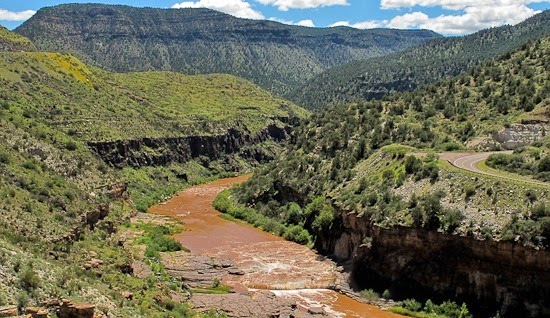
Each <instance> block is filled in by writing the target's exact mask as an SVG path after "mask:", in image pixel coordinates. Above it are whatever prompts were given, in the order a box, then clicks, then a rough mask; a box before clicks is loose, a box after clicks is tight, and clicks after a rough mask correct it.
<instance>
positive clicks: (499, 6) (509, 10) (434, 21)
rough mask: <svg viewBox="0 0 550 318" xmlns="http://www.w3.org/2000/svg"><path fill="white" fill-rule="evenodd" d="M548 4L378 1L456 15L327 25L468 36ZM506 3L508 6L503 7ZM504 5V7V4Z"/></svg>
mask: <svg viewBox="0 0 550 318" xmlns="http://www.w3.org/2000/svg"><path fill="white" fill-rule="evenodd" d="M537 1H538V2H542V1H545V2H550V0H523V1H522V0H519V1H514V0H485V1H480V0H382V2H381V4H382V6H386V7H390V6H391V7H392V8H393V7H399V8H401V7H412V6H415V5H421V6H426V7H427V6H441V7H445V8H448V9H450V8H451V7H452V8H457V9H456V10H455V11H456V14H442V15H439V16H437V17H430V16H428V15H427V14H426V13H424V12H419V11H414V12H411V13H405V14H403V15H398V16H396V17H394V18H393V19H391V20H373V21H364V22H359V23H355V24H350V23H349V22H347V21H340V22H336V23H333V24H332V25H331V26H339V25H345V26H350V27H354V28H359V29H371V28H378V27H387V28H396V29H415V28H419V29H429V30H433V31H435V32H438V33H441V34H445V35H462V34H469V33H473V32H476V31H479V30H481V29H486V28H490V27H496V26H501V25H504V24H511V25H514V24H517V23H519V22H522V21H523V20H525V19H527V18H529V17H531V16H533V15H535V14H537V13H539V12H540V11H535V10H533V9H531V8H529V7H528V6H527V5H526V4H525V3H533V2H537ZM506 3H508V4H506ZM505 4H506V5H505Z"/></svg>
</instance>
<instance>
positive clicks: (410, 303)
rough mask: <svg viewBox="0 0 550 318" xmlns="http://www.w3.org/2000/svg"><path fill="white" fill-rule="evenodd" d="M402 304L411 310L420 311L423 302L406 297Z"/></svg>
mask: <svg viewBox="0 0 550 318" xmlns="http://www.w3.org/2000/svg"><path fill="white" fill-rule="evenodd" d="M402 306H403V308H405V309H407V310H410V311H420V309H422V304H421V303H419V302H418V301H416V299H405V300H403V302H402Z"/></svg>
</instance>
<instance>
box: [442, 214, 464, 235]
mask: <svg viewBox="0 0 550 318" xmlns="http://www.w3.org/2000/svg"><path fill="white" fill-rule="evenodd" d="M439 219H440V222H441V227H442V229H443V231H444V232H445V233H453V232H454V230H455V229H456V228H457V227H459V226H460V223H461V221H462V219H463V216H462V213H461V212H460V210H458V209H444V210H443V213H441V216H440V218H439Z"/></svg>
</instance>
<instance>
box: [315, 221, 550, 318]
mask: <svg viewBox="0 0 550 318" xmlns="http://www.w3.org/2000/svg"><path fill="white" fill-rule="evenodd" d="M338 228H339V229H338V230H337V231H336V232H337V233H338V234H337V235H331V236H330V237H328V236H327V237H320V238H319V239H318V241H317V248H319V249H320V250H322V251H324V252H325V253H327V254H332V255H334V256H335V257H336V258H339V259H341V260H348V261H352V263H353V268H352V272H353V276H354V278H355V280H356V283H357V284H358V285H359V286H361V287H365V286H369V287H374V288H375V289H380V290H384V289H389V290H390V291H391V293H392V295H393V296H394V297H396V298H407V297H414V298H417V299H421V298H432V299H440V300H446V299H449V298H453V299H459V300H462V301H465V302H467V303H468V304H469V305H470V306H471V307H472V308H473V309H474V312H477V313H478V314H480V315H482V316H490V315H493V314H494V313H495V312H496V311H497V310H500V311H501V313H503V314H504V316H505V317H520V316H521V317H543V316H545V317H547V316H548V314H550V306H549V303H548V299H550V271H549V270H548V269H549V268H550V252H549V251H547V250H535V249H532V248H529V247H525V246H522V245H519V244H515V243H514V242H495V241H492V240H485V241H480V240H475V239H472V238H468V237H460V236H453V235H446V234H442V233H438V232H433V231H427V230H424V229H417V228H407V227H396V228H391V229H385V228H381V227H377V226H371V225H369V222H368V220H365V219H363V218H362V217H358V216H357V215H356V214H354V213H342V218H341V222H339V226H338Z"/></svg>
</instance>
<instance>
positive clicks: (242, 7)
mask: <svg viewBox="0 0 550 318" xmlns="http://www.w3.org/2000/svg"><path fill="white" fill-rule="evenodd" d="M172 8H174V9H180V8H209V9H214V10H218V11H221V12H225V13H227V14H231V15H233V16H236V17H239V18H247V19H263V18H264V15H263V14H262V13H261V12H259V11H256V10H254V9H252V6H251V5H250V3H248V2H246V1H244V0H199V1H185V2H181V3H176V4H174V5H173V6H172Z"/></svg>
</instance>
